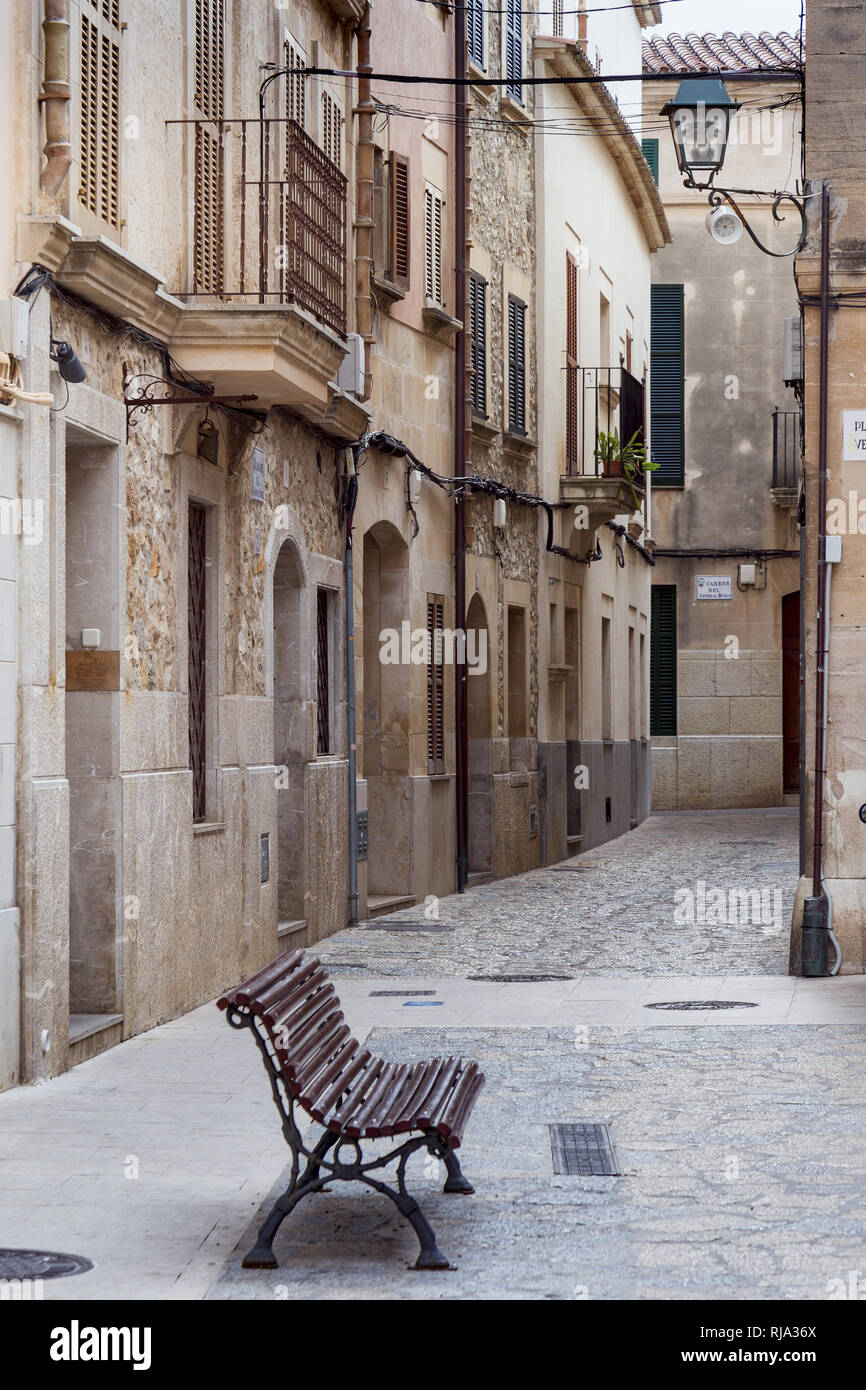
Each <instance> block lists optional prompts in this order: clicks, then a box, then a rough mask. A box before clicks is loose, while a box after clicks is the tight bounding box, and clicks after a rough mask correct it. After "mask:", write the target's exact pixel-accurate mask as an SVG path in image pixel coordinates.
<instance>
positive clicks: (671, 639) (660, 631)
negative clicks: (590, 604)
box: [650, 584, 677, 738]
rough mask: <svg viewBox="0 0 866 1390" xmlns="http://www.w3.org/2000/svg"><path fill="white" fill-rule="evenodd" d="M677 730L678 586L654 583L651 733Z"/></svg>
mask: <svg viewBox="0 0 866 1390" xmlns="http://www.w3.org/2000/svg"><path fill="white" fill-rule="evenodd" d="M676 731H677V586H676V584H653V586H652V609H651V615H650V737H651V738H671V737H673V735H675V734H676Z"/></svg>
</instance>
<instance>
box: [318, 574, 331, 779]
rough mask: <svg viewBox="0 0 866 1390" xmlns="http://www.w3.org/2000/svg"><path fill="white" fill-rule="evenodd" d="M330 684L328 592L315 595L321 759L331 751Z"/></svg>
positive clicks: (320, 591)
mask: <svg viewBox="0 0 866 1390" xmlns="http://www.w3.org/2000/svg"><path fill="white" fill-rule="evenodd" d="M330 689H331V682H330V679H329V670H328V591H327V589H319V590H317V593H316V702H317V703H316V734H317V737H316V747H317V750H318V753H319V756H320V757H321V756H322V755H324V754H328V753H330V751H331V721H330V718H329V714H330V710H329V704H330Z"/></svg>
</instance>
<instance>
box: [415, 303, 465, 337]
mask: <svg viewBox="0 0 866 1390" xmlns="http://www.w3.org/2000/svg"><path fill="white" fill-rule="evenodd" d="M424 326H425V327H426V329H427V331H428V332H429V333H435V334H436V336H437V337H441V338H453V337H454V335H455V334H456V333H459V332H460V330H461V328H462V327H463V322H462V320H461V319H455V318H452V317H451V315H450V314H449V313H447V312H446V311H445V309H443V308H442V305H441V304H430V303H427V304H425V305H424Z"/></svg>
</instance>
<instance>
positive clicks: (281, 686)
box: [274, 540, 307, 931]
mask: <svg viewBox="0 0 866 1390" xmlns="http://www.w3.org/2000/svg"><path fill="white" fill-rule="evenodd" d="M306 648H307V643H306V640H305V633H304V574H303V569H302V567H301V562H300V558H299V556H298V552H297V549H296V547H295V544H294V542H293V541H291V540H286V541H284V542H283V544H282V546H281V548H280V552H279V554H278V556H277V562H276V565H275V566H274V764H275V765H276V769H277V916H278V919H279V924H280V928H281V930H283V931H285V928H286V926H287V925H288V924H290V923H291V924H293V925H295V926H296V927H297V926H298V925H300V924H301V923H302V922H303V921H304V919H305V917H306V907H305V894H304V885H305V881H306V872H305V823H304V822H305V817H304V771H305V766H306V760H307V719H306V701H305V698H304V693H305V692H304V673H305V653H306Z"/></svg>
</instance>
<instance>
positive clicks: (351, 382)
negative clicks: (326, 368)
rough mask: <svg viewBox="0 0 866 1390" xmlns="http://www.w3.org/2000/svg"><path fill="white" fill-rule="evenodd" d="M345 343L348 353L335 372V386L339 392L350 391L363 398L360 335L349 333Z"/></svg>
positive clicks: (362, 352) (362, 351)
mask: <svg viewBox="0 0 866 1390" xmlns="http://www.w3.org/2000/svg"><path fill="white" fill-rule="evenodd" d="M346 342H347V343H348V351H347V353H346V356H345V357H344V358H343V360H342V362H341V363H340V369H339V371H338V372H337V385H338V386H339V388H340V390H341V391H351V392H352V393H353V394H354V395H356V396H363V394H364V339H363V338H362V337H361V335H360V333H350V334H349V336H348V338H347V339H346Z"/></svg>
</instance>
